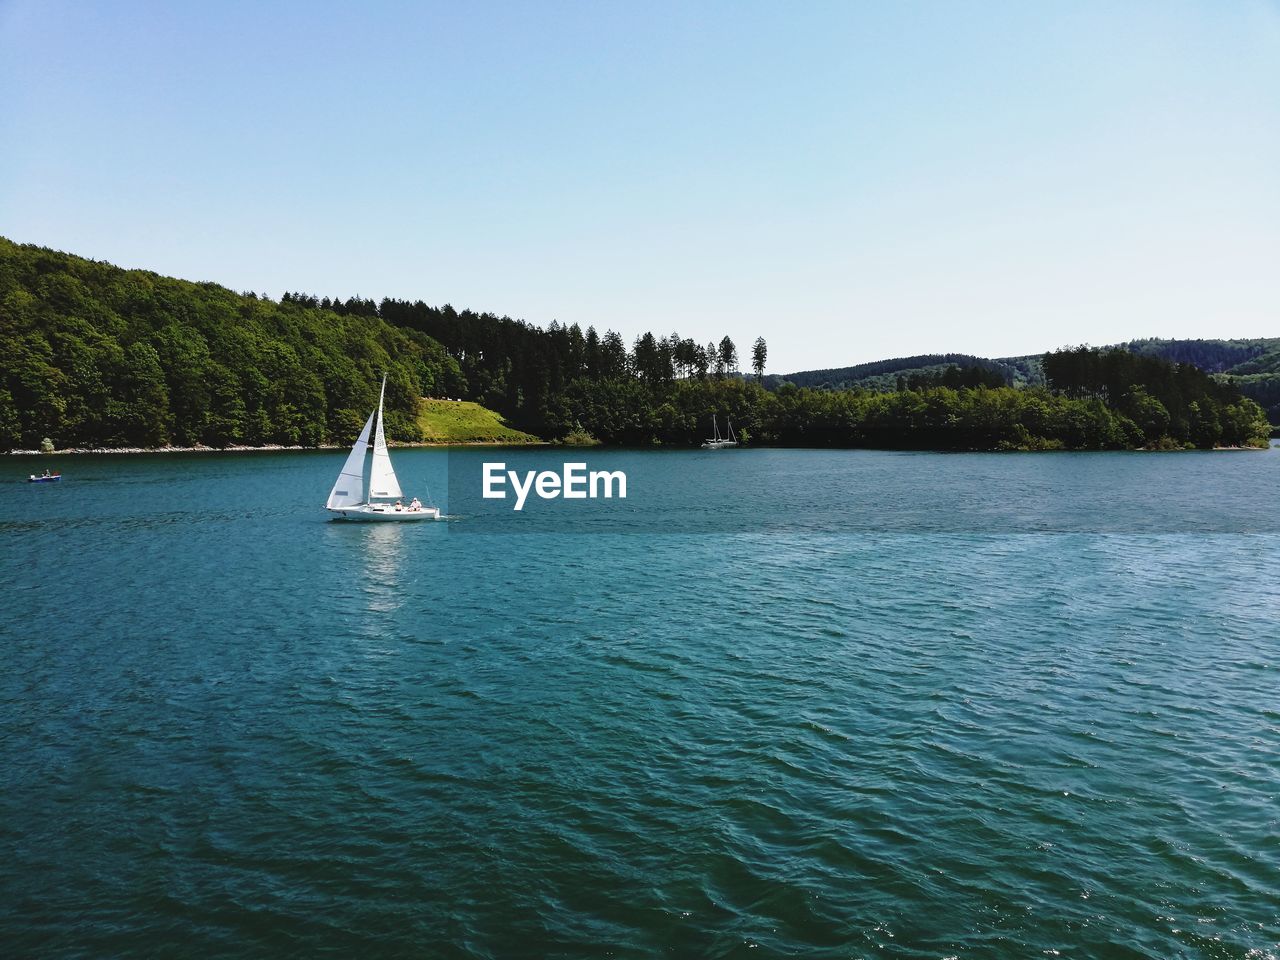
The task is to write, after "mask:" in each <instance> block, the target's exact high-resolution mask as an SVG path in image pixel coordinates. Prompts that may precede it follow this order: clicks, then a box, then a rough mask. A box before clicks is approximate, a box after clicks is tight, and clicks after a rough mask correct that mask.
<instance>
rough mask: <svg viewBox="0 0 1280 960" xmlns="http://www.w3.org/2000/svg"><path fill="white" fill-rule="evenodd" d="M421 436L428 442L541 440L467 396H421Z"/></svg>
mask: <svg viewBox="0 0 1280 960" xmlns="http://www.w3.org/2000/svg"><path fill="white" fill-rule="evenodd" d="M418 426H419V427H420V428H421V429H422V438H423V439H424V440H426V441H427V442H429V443H540V442H541V441H540V440H539V439H538V438H537V437H535V436H533V435H532V434H529V433H521V432H520V431H519V430H513V429H511V428H510V427H508V426H507V425H506V423H504V422H503V420H502V417H501V415H500V414H497V413H495V412H494V411H492V410H490V409H488V408H487V407H482V406H480V404H478V403H472V402H470V401H469V400H423V401H422V407H421V410H420V412H419V413H418Z"/></svg>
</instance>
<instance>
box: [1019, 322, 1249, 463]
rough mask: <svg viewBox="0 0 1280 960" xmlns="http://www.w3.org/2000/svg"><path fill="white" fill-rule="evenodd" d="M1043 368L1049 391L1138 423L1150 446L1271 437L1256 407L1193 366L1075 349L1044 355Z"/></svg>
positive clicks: (1129, 354)
mask: <svg viewBox="0 0 1280 960" xmlns="http://www.w3.org/2000/svg"><path fill="white" fill-rule="evenodd" d="M1043 366H1044V375H1045V380H1046V381H1047V383H1048V384H1049V386H1050V387H1051V388H1052V389H1053V390H1055V391H1058V392H1060V393H1062V394H1064V395H1066V396H1068V397H1072V398H1077V399H1079V398H1089V399H1095V400H1099V401H1101V402H1102V403H1103V404H1105V405H1106V406H1107V407H1108V408H1109V409H1111V410H1113V411H1115V412H1116V413H1117V414H1118V415H1119V416H1121V417H1124V418H1125V419H1127V420H1128V421H1130V422H1132V423H1133V424H1135V425H1136V426H1137V427H1138V428H1139V430H1140V431H1141V433H1142V435H1143V437H1144V438H1145V442H1146V443H1147V444H1148V445H1158V444H1161V443H1171V444H1178V445H1181V444H1185V443H1189V444H1191V445H1192V446H1196V447H1213V446H1219V445H1224V446H1246V445H1250V444H1253V443H1255V442H1256V441H1259V440H1261V439H1265V438H1266V437H1267V436H1269V435H1270V424H1268V423H1267V422H1266V414H1265V412H1264V411H1263V410H1262V408H1261V407H1259V406H1258V404H1257V403H1256V402H1254V401H1253V400H1249V399H1246V398H1244V397H1243V396H1242V395H1241V393H1240V391H1239V390H1238V389H1237V388H1236V387H1235V386H1234V385H1233V384H1230V383H1228V382H1226V381H1223V380H1218V379H1215V378H1213V377H1211V376H1209V375H1208V374H1206V373H1205V372H1204V371H1203V370H1202V369H1200V368H1199V367H1196V366H1193V365H1192V364H1190V363H1170V362H1168V361H1166V360H1162V359H1160V358H1158V357H1153V356H1143V355H1139V354H1135V353H1132V352H1130V351H1129V350H1125V349H1121V348H1118V347H1117V348H1111V349H1107V350H1095V349H1090V348H1088V347H1079V348H1076V349H1074V350H1059V351H1057V352H1055V353H1049V354H1046V355H1045V357H1044V361H1043ZM1255 421H1256V423H1255ZM1264 425H1265V432H1264ZM1255 434H1256V436H1255Z"/></svg>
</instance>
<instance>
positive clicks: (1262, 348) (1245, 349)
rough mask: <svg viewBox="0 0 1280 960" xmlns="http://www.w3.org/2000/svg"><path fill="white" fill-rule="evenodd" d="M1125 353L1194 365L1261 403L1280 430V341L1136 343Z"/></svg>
mask: <svg viewBox="0 0 1280 960" xmlns="http://www.w3.org/2000/svg"><path fill="white" fill-rule="evenodd" d="M1125 349H1127V350H1130V351H1132V352H1134V353H1137V354H1139V355H1141V356H1144V357H1159V358H1161V359H1162V360H1170V361H1173V362H1174V363H1190V364H1194V365H1195V366H1197V367H1199V368H1200V369H1201V370H1204V371H1206V372H1208V373H1216V374H1220V375H1221V376H1222V377H1223V379H1225V380H1226V381H1228V382H1229V383H1232V384H1234V385H1235V386H1236V387H1237V388H1239V390H1240V392H1241V393H1243V394H1244V395H1245V396H1246V397H1249V398H1250V399H1252V400H1255V401H1257V402H1258V404H1259V405H1261V407H1262V408H1263V409H1264V410H1265V411H1266V412H1267V418H1268V419H1269V420H1270V421H1271V423H1272V424H1274V425H1276V426H1280V337H1266V338H1260V339H1256V340H1133V341H1131V342H1129V343H1127V344H1125Z"/></svg>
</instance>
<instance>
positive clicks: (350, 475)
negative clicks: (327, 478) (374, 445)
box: [326, 413, 373, 510]
mask: <svg viewBox="0 0 1280 960" xmlns="http://www.w3.org/2000/svg"><path fill="white" fill-rule="evenodd" d="M372 427H373V414H372V413H371V414H369V419H368V420H366V421H365V422H364V429H363V430H361V431H360V436H359V438H358V439H357V440H356V442H355V445H354V446H352V448H351V454H350V455H349V456H348V457H347V462H346V463H344V464H343V465H342V472H341V473H340V474H338V482H337V483H335V484H334V485H333V489H332V490H331V491H329V502H328V503H327V504H326V506H327V507H328V508H329V509H330V510H332V509H334V508H335V507H353V506H355V505H356V504H357V503H364V455H365V452H366V451H367V450H368V449H369V430H370V428H372Z"/></svg>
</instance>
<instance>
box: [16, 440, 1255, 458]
mask: <svg viewBox="0 0 1280 960" xmlns="http://www.w3.org/2000/svg"><path fill="white" fill-rule="evenodd" d="M387 446H388V447H390V448H391V449H393V450H406V449H414V448H428V449H447V448H449V447H468V448H469V447H501V448H504V449H513V450H515V449H524V448H526V447H564V448H565V449H566V450H583V449H591V450H634V449H645V450H697V449H698V448H697V447H665V446H662V445H658V446H653V447H643V448H636V447H625V446H620V447H611V446H607V445H604V444H598V445H595V446H591V447H580V446H571V445H569V444H561V443H552V442H551V441H549V440H538V441H536V442H526V443H510V442H506V441H502V440H455V441H436V440H420V441H414V442H412V443H389V444H387ZM347 449H349V447H348V446H347V445H345V444H335V443H331V444H324V445H322V446H318V447H304V446H299V445H294V446H286V445H282V444H266V445H264V446H260V447H249V446H244V445H243V444H238V445H234V446H229V447H206V446H201V445H196V446H194V447H67V448H65V449H62V450H51V451H49V452H48V453H45V452H44V451H43V450H6V451H4V452H3V453H0V457H61V456H80V455H85V454H110V455H113V456H115V455H118V456H139V455H143V454H167V453H299V452H306V451H313V452H320V451H330V450H347ZM748 449H756V450H795V449H811V450H884V451H887V452H892V453H1230V452H1247V451H1254V452H1265V451H1267V450H1270V449H1273V448H1272V447H1270V446H1266V447H1213V448H1211V449H1209V450H1200V449H1196V448H1192V449H1187V448H1172V449H1167V450H1161V449H1152V448H1150V447H1133V448H1128V449H1123V450H923V449H916V448H906V447H772V446H757V447H753V448H748Z"/></svg>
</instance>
